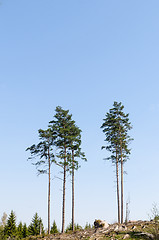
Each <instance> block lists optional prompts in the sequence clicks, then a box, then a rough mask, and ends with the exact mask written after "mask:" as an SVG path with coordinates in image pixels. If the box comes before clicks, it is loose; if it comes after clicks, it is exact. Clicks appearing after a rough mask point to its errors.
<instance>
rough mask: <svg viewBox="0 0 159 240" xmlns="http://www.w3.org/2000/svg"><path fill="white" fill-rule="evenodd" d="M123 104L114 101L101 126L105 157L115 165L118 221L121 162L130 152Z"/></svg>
mask: <svg viewBox="0 0 159 240" xmlns="http://www.w3.org/2000/svg"><path fill="white" fill-rule="evenodd" d="M123 109H124V106H123V105H122V103H121V102H120V103H118V102H114V104H113V108H111V109H110V110H109V112H108V113H107V114H106V117H105V119H103V121H104V122H103V124H102V126H101V128H102V129H103V132H104V134H105V136H106V138H105V141H106V142H107V145H106V146H103V147H102V149H103V148H106V150H108V151H110V152H111V155H110V156H109V157H108V158H107V159H108V160H111V161H112V162H113V163H115V165H116V179H117V203H118V223H120V222H121V223H123V164H124V162H126V161H127V159H128V158H129V154H130V149H129V148H128V145H129V143H130V141H131V140H132V138H130V136H129V135H128V131H129V130H130V129H131V128H132V127H131V123H130V122H129V114H125V113H124V112H123ZM119 164H120V165H121V209H120V198H119V169H118V168H119ZM120 213H121V215H120Z"/></svg>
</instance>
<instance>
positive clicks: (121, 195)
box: [121, 147, 123, 223]
mask: <svg viewBox="0 0 159 240" xmlns="http://www.w3.org/2000/svg"><path fill="white" fill-rule="evenodd" d="M121 223H123V157H122V147H121Z"/></svg>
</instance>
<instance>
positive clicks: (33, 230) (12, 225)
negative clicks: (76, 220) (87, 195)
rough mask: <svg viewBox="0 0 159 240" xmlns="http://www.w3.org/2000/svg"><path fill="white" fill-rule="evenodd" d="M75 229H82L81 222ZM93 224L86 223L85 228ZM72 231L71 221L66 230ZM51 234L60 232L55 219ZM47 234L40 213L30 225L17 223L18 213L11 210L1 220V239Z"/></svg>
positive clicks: (36, 214)
mask: <svg viewBox="0 0 159 240" xmlns="http://www.w3.org/2000/svg"><path fill="white" fill-rule="evenodd" d="M74 227H75V230H80V229H82V227H81V226H80V225H79V224H75V226H74ZM91 227H92V226H91V225H90V224H88V223H86V226H85V229H89V228H91ZM70 231H72V223H70V224H69V225H68V226H67V228H66V230H65V232H66V233H67V232H70ZM50 233H51V234H55V233H59V230H58V228H57V225H56V222H55V220H54V221H53V224H52V226H51V230H50ZM40 235H41V236H45V235H47V230H45V229H44V225H43V222H42V219H41V218H40V217H39V216H38V213H35V214H34V216H33V218H32V220H31V223H30V224H29V226H27V225H26V223H24V224H23V223H22V222H20V223H19V224H18V225H17V224H16V215H15V213H14V212H13V210H12V211H11V213H10V215H9V216H8V218H7V214H6V213H3V216H2V218H1V222H0V239H1V240H7V239H16V240H20V239H26V238H27V239H30V238H29V237H30V236H40Z"/></svg>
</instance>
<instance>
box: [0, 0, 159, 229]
mask: <svg viewBox="0 0 159 240" xmlns="http://www.w3.org/2000/svg"><path fill="white" fill-rule="evenodd" d="M158 11H159V2H158V1H157V0H154V1H147V0H140V1H137V0H133V1H132V0H130V1H127V0H120V1H117V0H114V1H108V0H99V1H97V0H76V1H75V0H67V1H65V0H58V1H57V0H45V1H44V0H43V1H42V0H34V1H26V0H23V1H20V0H14V1H13V0H12V1H11V0H1V5H0V109H1V124H0V130H1V131H0V132H1V134H0V135H1V137H0V146H1V147H0V149H1V174H0V182H1V201H0V203H1V204H0V215H1V216H2V214H3V212H6V213H7V214H9V213H10V211H11V210H12V209H13V210H14V211H15V212H16V215H17V222H19V221H23V222H26V223H27V224H29V223H30V221H31V219H32V217H33V215H34V213H35V212H36V211H37V212H38V214H39V215H40V216H41V217H42V219H43V222H44V225H45V227H47V185H48V183H47V176H39V177H37V176H36V169H35V168H34V166H32V165H31V164H30V162H28V161H27V158H28V153H26V152H25V149H26V148H27V147H28V146H30V145H32V144H33V143H37V141H38V129H39V128H43V129H45V128H46V127H47V124H48V122H49V121H50V120H52V118H53V115H54V113H55V112H54V110H55V108H56V106H58V105H60V106H62V107H63V108H64V109H69V110H70V113H72V115H73V118H74V120H75V121H76V123H77V125H78V126H79V127H80V128H81V129H82V149H83V151H85V153H86V156H87V159H88V162H87V163H82V164H81V165H82V166H81V169H80V170H79V171H78V172H77V173H76V191H75V192H76V201H75V206H76V213H75V219H76V222H78V223H79V224H81V225H82V226H84V225H85V223H86V222H90V223H91V224H92V223H93V221H94V219H95V218H101V219H105V220H106V221H108V222H109V223H112V222H114V221H116V219H117V211H116V210H117V209H116V190H115V172H114V168H113V167H112V164H111V163H109V162H105V161H103V158H104V157H106V156H108V153H107V152H106V151H104V150H103V151H101V146H102V145H103V144H104V134H103V133H102V131H101V129H100V126H101V125H102V119H103V118H104V115H105V113H106V112H107V111H108V110H109V108H111V107H112V105H113V102H114V101H121V102H122V103H123V105H124V106H125V112H127V113H129V114H130V121H131V122H132V125H133V129H132V131H131V133H130V135H131V136H132V137H133V138H134V141H133V143H132V144H131V148H132V152H131V156H130V160H129V161H128V162H127V163H126V164H125V171H127V173H128V174H127V175H125V177H124V184H125V185H124V193H125V201H126V200H127V198H128V197H130V218H131V219H132V220H136V219H147V218H148V214H149V213H150V210H151V208H152V204H153V203H154V202H156V203H158V199H159V192H158V181H159V175H158V169H159V161H158V132H159V124H158V123H159V94H158V89H159V68H158V66H159V15H158ZM59 171H60V169H58V168H57V167H56V166H53V168H52V189H51V221H53V220H54V219H55V220H56V222H57V225H58V227H59V228H60V227H61V206H62V192H61V189H62V182H61V181H60V180H59V179H58V178H57V176H58V177H60V175H59ZM70 188H71V182H70V178H69V177H68V178H67V196H66V225H67V224H68V223H69V222H70V221H71V192H70Z"/></svg>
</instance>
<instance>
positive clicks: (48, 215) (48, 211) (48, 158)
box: [48, 149, 51, 234]
mask: <svg viewBox="0 0 159 240" xmlns="http://www.w3.org/2000/svg"><path fill="white" fill-rule="evenodd" d="M48 161H49V189H48V234H50V167H51V164H50V153H49V149H48Z"/></svg>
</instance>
